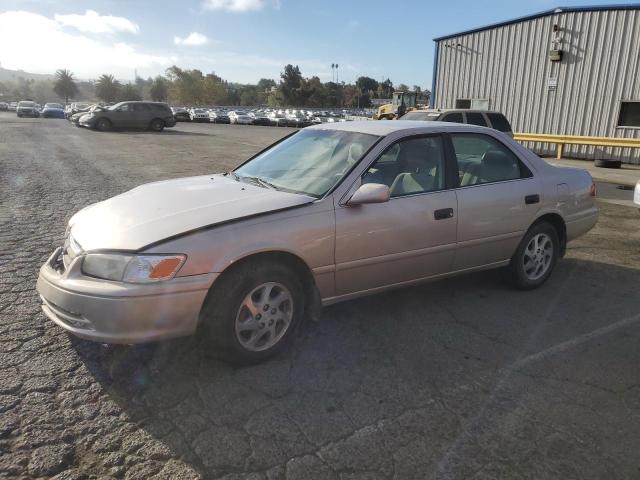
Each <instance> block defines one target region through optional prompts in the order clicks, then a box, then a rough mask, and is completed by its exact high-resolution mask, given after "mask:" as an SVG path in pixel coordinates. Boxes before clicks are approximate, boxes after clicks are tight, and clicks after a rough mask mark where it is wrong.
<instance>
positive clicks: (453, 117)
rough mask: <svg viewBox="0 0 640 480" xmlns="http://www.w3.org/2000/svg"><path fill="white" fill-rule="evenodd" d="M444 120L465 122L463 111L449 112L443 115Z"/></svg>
mask: <svg viewBox="0 0 640 480" xmlns="http://www.w3.org/2000/svg"><path fill="white" fill-rule="evenodd" d="M442 121H443V122H453V123H464V120H462V113H460V112H455V113H447V114H446V115H445V116H444V117H442Z"/></svg>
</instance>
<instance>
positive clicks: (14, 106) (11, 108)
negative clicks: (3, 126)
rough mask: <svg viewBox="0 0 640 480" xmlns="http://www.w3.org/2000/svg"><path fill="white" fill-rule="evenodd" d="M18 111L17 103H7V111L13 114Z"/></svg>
mask: <svg viewBox="0 0 640 480" xmlns="http://www.w3.org/2000/svg"><path fill="white" fill-rule="evenodd" d="M17 109H18V102H9V111H10V112H15V111H16V110H17Z"/></svg>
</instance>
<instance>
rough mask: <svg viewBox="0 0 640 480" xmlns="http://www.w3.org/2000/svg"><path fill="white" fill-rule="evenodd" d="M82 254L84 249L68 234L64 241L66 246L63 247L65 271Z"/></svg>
mask: <svg viewBox="0 0 640 480" xmlns="http://www.w3.org/2000/svg"><path fill="white" fill-rule="evenodd" d="M80 253H82V247H80V245H79V244H78V242H76V241H75V240H74V238H73V237H72V236H71V235H70V234H68V235H67V236H66V237H65V239H64V245H63V247H62V263H63V265H64V270H66V269H67V268H69V265H71V262H73V260H75V258H76V257H77V256H78V255H80Z"/></svg>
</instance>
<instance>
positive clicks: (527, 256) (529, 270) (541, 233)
mask: <svg viewBox="0 0 640 480" xmlns="http://www.w3.org/2000/svg"><path fill="white" fill-rule="evenodd" d="M536 240H537V243H536ZM559 253H560V240H559V238H558V232H557V230H556V229H555V227H554V226H553V225H551V224H550V223H548V222H544V221H542V222H539V223H535V224H534V225H532V226H531V228H529V230H528V231H527V233H526V234H525V236H524V237H523V239H522V241H521V242H520V245H519V246H518V249H517V250H516V253H514V254H513V257H512V258H511V263H510V265H509V267H507V272H508V277H509V280H510V283H511V284H512V285H514V286H515V287H516V288H519V289H521V290H532V289H534V288H538V287H539V286H540V285H542V284H543V283H544V282H546V281H547V279H548V278H549V277H550V276H551V273H552V272H553V269H554V268H555V266H556V263H557V262H558V257H559Z"/></svg>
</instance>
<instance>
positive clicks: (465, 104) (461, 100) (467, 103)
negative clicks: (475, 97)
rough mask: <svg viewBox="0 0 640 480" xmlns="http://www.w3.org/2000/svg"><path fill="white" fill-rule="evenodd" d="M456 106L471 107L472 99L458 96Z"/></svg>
mask: <svg viewBox="0 0 640 480" xmlns="http://www.w3.org/2000/svg"><path fill="white" fill-rule="evenodd" d="M456 108H471V100H469V99H468V98H458V99H457V100H456Z"/></svg>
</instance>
